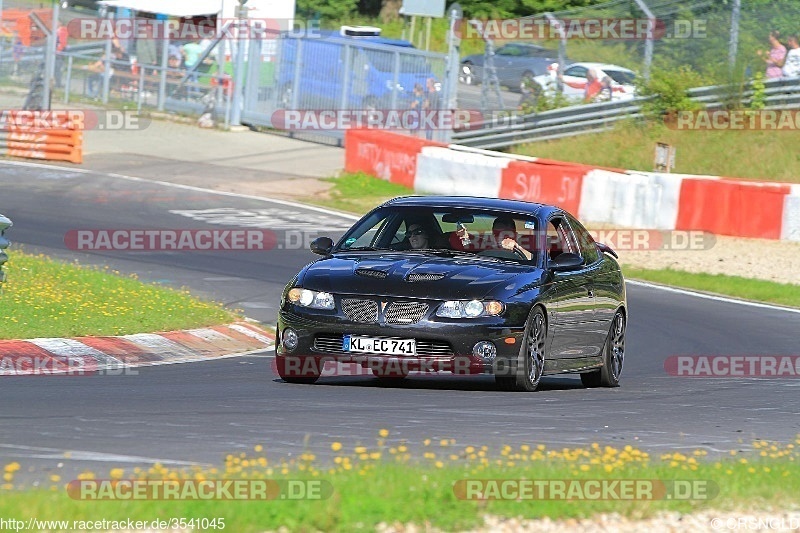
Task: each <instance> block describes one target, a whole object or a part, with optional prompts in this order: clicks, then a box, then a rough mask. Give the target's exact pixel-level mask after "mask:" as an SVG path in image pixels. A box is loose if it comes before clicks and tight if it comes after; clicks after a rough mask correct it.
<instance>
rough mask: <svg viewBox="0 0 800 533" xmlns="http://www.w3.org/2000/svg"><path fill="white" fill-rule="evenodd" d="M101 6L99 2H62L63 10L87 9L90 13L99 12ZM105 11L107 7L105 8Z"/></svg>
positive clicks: (71, 0) (70, 0)
mask: <svg viewBox="0 0 800 533" xmlns="http://www.w3.org/2000/svg"><path fill="white" fill-rule="evenodd" d="M100 7H101V5H100V3H99V0H61V9H75V8H78V9H86V10H88V11H98V10H99V9H100ZM103 8H104V9H105V6H103Z"/></svg>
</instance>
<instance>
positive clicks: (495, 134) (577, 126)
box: [453, 78, 800, 149]
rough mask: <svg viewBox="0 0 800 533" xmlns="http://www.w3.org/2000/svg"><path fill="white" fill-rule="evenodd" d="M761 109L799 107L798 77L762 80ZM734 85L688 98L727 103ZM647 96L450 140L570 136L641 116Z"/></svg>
mask: <svg viewBox="0 0 800 533" xmlns="http://www.w3.org/2000/svg"><path fill="white" fill-rule="evenodd" d="M764 86H765V88H764V90H763V96H764V98H763V103H764V109H797V108H800V78H794V79H781V80H773V81H768V82H765V84H764ZM734 93H738V89H737V88H736V87H733V86H710V87H699V88H696V89H692V90H690V91H689V96H690V98H691V99H692V100H693V101H695V102H697V103H699V104H702V105H703V106H704V107H705V109H707V110H716V109H725V108H727V107H730V98H731V96H732V94H734ZM753 95H754V91H753V89H752V88H751V87H749V86H748V87H746V88H745V89H744V90H743V91H741V92H740V93H738V94H735V97H736V98H737V99H741V100H739V103H740V104H743V105H745V106H746V105H749V104H750V102H751V100H752V98H753ZM651 99H652V97H650V98H636V99H633V100H627V101H621V102H605V103H600V104H587V105H578V106H571V107H564V108H561V109H555V110H553V111H545V112H542V113H532V114H529V115H521V116H519V117H517V120H515V121H513V124H510V125H506V124H504V125H500V126H496V127H491V125H490V124H486V125H485V126H487V127H483V128H480V129H473V130H465V131H460V132H456V133H454V134H453V142H454V143H457V144H460V145H464V146H470V147H473V148H483V149H498V148H507V147H509V146H514V145H518V144H525V143H530V142H537V141H546V140H552V139H560V138H564V137H572V136H576V135H583V134H588V133H599V132H603V131H608V130H611V129H613V128H614V127H615V125H616V124H617V123H619V122H620V121H624V120H632V119H638V118H643V117H644V116H645V112H644V110H643V106H644V104H646V103H647V102H648V101H649V100H651Z"/></svg>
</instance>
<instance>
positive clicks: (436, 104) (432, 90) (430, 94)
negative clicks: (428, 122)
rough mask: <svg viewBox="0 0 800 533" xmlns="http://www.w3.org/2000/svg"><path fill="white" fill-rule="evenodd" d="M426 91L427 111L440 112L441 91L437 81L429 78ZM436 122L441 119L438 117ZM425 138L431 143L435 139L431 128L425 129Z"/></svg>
mask: <svg viewBox="0 0 800 533" xmlns="http://www.w3.org/2000/svg"><path fill="white" fill-rule="evenodd" d="M425 90H426V94H425V109H430V110H433V111H436V112H438V111H439V109H440V108H441V105H440V103H441V91H440V90H439V89H437V87H436V80H435V79H433V78H428V80H427V81H426V82H425ZM435 120H437V121H438V120H439V117H438V116H436V118H435ZM425 138H426V139H428V140H429V141H430V140H431V139H433V130H432V129H431V128H430V127H426V128H425Z"/></svg>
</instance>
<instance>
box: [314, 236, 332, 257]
mask: <svg viewBox="0 0 800 533" xmlns="http://www.w3.org/2000/svg"><path fill="white" fill-rule="evenodd" d="M310 248H311V251H312V252H314V253H315V254H319V255H330V254H331V250H333V241H332V240H331V238H330V237H318V238H316V239H314V240H313V241H311V246H310Z"/></svg>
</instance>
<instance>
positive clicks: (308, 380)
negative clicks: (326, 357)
mask: <svg viewBox="0 0 800 533" xmlns="http://www.w3.org/2000/svg"><path fill="white" fill-rule="evenodd" d="M313 359H314V363H313V365H305V364H304V365H302V367H301V372H299V373H297V372H294V371H292V372H289V371H288V370H287V368H286V358H285V357H276V358H275V363H276V365H275V366H276V367H277V369H278V376H280V378H281V379H282V380H283V381H285V382H286V383H296V384H298V385H313V384H314V383H316V382H317V380H318V379H319V377H320V375H321V374H322V365H324V362H323V360H322V358H321V357H314V358H313Z"/></svg>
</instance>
